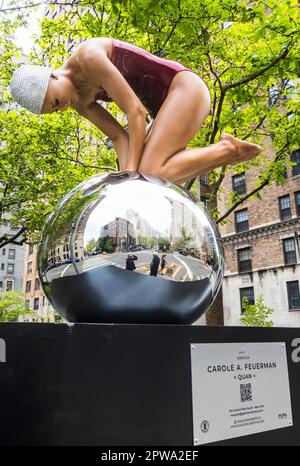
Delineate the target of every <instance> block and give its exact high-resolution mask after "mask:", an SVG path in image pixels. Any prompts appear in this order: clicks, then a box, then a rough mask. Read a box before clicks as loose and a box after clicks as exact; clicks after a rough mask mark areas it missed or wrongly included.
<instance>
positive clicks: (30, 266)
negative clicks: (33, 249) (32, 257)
mask: <svg viewBox="0 0 300 466" xmlns="http://www.w3.org/2000/svg"><path fill="white" fill-rule="evenodd" d="M27 272H28V273H30V272H32V262H28V264H27Z"/></svg>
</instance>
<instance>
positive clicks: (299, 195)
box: [295, 191, 300, 217]
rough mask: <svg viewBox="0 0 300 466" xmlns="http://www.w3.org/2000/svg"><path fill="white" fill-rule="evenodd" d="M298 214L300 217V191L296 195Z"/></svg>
mask: <svg viewBox="0 0 300 466" xmlns="http://www.w3.org/2000/svg"><path fill="white" fill-rule="evenodd" d="M295 204H296V214H297V217H300V191H297V192H296V193H295Z"/></svg>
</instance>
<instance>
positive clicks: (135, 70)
mask: <svg viewBox="0 0 300 466" xmlns="http://www.w3.org/2000/svg"><path fill="white" fill-rule="evenodd" d="M111 62H112V63H113V64H114V65H115V67H116V68H117V69H118V70H119V71H120V73H121V74H122V75H123V76H124V78H125V79H126V81H127V82H128V84H129V85H130V87H131V88H132V89H133V90H134V92H135V94H136V95H137V96H138V98H139V99H140V101H141V102H142V103H143V105H144V106H145V107H146V108H147V110H148V111H149V113H150V114H151V116H152V117H153V118H155V117H156V115H157V113H158V111H159V109H160V107H161V106H162V104H163V102H164V100H165V98H166V97H167V94H168V91H169V87H170V85H171V82H172V79H173V78H174V76H175V74H176V73H179V72H180V71H186V70H188V71H192V70H190V69H189V68H185V67H184V66H183V65H181V64H180V63H177V62H176V61H173V60H166V59H164V58H159V57H156V56H155V55H153V54H152V53H149V52H146V51H145V50H143V49H142V48H140V47H137V46H136V45H132V44H128V43H126V42H123V41H119V40H116V39H112V55H111ZM96 100H104V101H106V102H111V101H112V99H111V98H110V96H109V95H108V94H107V93H106V92H105V91H104V90H102V91H101V92H99V93H98V94H97V95H96Z"/></svg>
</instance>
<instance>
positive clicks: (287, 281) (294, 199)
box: [218, 151, 300, 327]
mask: <svg viewBox="0 0 300 466" xmlns="http://www.w3.org/2000/svg"><path fill="white" fill-rule="evenodd" d="M269 157H270V158H272V156H271V154H270V155H269ZM291 160H292V161H294V162H296V165H295V166H293V167H289V168H288V169H287V171H286V184H285V185H283V186H274V185H272V186H269V187H265V188H264V190H263V192H262V200H259V199H256V198H255V199H254V200H251V201H250V200H247V201H245V202H244V203H243V204H242V205H241V206H238V207H237V208H236V209H235V211H233V212H232V213H231V214H230V215H229V216H228V217H227V220H229V223H227V224H225V225H223V226H221V227H220V232H221V236H222V239H223V244H224V249H225V264H226V266H225V277H224V281H223V309H224V324H225V325H240V316H241V313H242V308H241V300H242V297H243V296H247V297H248V299H249V301H250V302H251V303H253V302H254V301H255V298H256V297H258V296H259V295H263V296H264V299H265V304H266V305H267V306H270V307H272V309H273V310H274V311H275V312H274V313H273V314H272V316H271V320H272V321H273V322H274V325H276V326H298V327H299V326H300V294H299V287H300V151H294V152H293V153H292V154H291ZM260 170H261V168H257V167H253V168H251V169H250V170H248V171H247V172H246V173H245V172H244V173H241V174H234V173H233V172H232V171H230V172H228V173H227V174H226V176H225V179H224V181H223V184H222V188H223V189H224V193H223V194H222V196H221V199H220V201H219V202H218V208H219V211H220V215H222V214H224V213H225V212H226V211H227V209H228V205H227V200H226V196H228V193H230V192H231V191H232V190H234V191H236V192H238V193H239V194H244V193H247V192H251V191H252V190H253V189H255V187H256V185H255V180H256V178H257V176H258V174H259V171H260Z"/></svg>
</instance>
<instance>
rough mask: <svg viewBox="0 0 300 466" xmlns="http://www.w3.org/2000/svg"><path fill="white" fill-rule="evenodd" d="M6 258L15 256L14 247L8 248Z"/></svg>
mask: <svg viewBox="0 0 300 466" xmlns="http://www.w3.org/2000/svg"><path fill="white" fill-rule="evenodd" d="M8 258H9V259H12V260H14V259H15V258H16V250H15V249H9V250H8Z"/></svg>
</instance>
